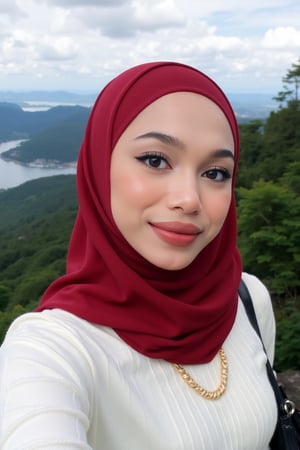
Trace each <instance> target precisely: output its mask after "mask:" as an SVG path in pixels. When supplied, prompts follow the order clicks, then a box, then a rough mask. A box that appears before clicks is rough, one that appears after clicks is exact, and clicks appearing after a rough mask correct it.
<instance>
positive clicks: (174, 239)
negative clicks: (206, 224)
mask: <svg viewBox="0 0 300 450" xmlns="http://www.w3.org/2000/svg"><path fill="white" fill-rule="evenodd" d="M150 225H151V227H152V229H153V231H154V232H155V233H156V235H157V236H158V237H159V238H160V239H162V240H163V241H164V242H166V243H168V244H171V245H176V246H178V247H184V246H186V245H189V244H191V243H192V242H194V241H195V240H196V239H197V237H198V235H199V234H200V233H201V230H200V229H199V228H198V227H196V226H195V225H192V224H185V223H181V222H158V223H156V222H152V223H150Z"/></svg>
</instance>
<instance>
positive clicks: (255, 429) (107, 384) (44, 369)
mask: <svg viewBox="0 0 300 450" xmlns="http://www.w3.org/2000/svg"><path fill="white" fill-rule="evenodd" d="M243 278H244V279H245V281H246V283H247V285H248V288H249V290H250V292H251V294H252V297H253V301H254V303H255V309H256V313H257V316H258V319H259V324H260V327H261V331H262V335H263V338H264V342H265V346H266V348H267V350H268V352H269V356H270V359H271V360H272V359H273V348H274V334H275V332H274V317H273V312H272V306H271V302H270V298H269V295H268V292H267V291H266V289H265V287H264V286H263V285H262V284H261V283H260V282H259V281H258V280H257V279H256V278H255V277H253V276H251V275H248V274H244V276H243ZM199 345H201V343H199ZM223 347H224V349H225V352H226V355H227V358H228V364H229V378H228V387H227V390H226V392H225V394H224V395H223V396H222V397H221V398H220V399H219V400H215V401H213V400H205V399H203V398H202V397H200V396H199V395H197V394H196V393H195V392H194V391H193V390H192V389H191V388H189V387H188V386H187V385H186V384H185V383H184V382H183V380H182V379H181V378H180V376H179V375H178V373H177V372H176V371H175V369H174V368H173V366H172V365H171V364H169V363H167V362H165V361H162V360H154V359H150V358H147V357H145V356H143V355H141V354H139V353H137V352H136V351H134V350H133V349H132V348H131V347H129V346H128V345H127V344H125V343H124V342H123V341H122V340H121V339H120V338H119V337H118V336H117V335H116V334H115V332H114V331H113V330H111V329H110V328H106V327H101V326H95V325H92V324H90V323H88V322H86V321H84V320H82V319H79V318H77V317H75V316H73V315H72V314H69V313H67V312H64V311H61V310H58V309H56V310H51V311H44V312H42V313H30V314H26V315H24V316H22V317H20V318H18V319H17V320H16V321H15V322H14V323H13V324H12V326H11V327H10V330H9V332H8V334H7V337H6V340H5V342H4V344H3V346H2V348H1V350H0V399H1V400H0V448H1V450H38V449H39V450H40V449H53V450H86V449H93V450H102V449H103V450H175V449H176V450H266V449H268V442H269V440H270V438H271V435H272V433H273V429H274V427H275V422H276V406H275V400H274V397H273V394H272V389H271V387H270V385H269V383H268V380H267V376H266V371H265V360H266V358H265V354H264V352H263V350H262V346H261V343H260V341H259V339H258V337H257V336H256V334H255V332H254V331H253V329H252V327H251V325H250V324H249V321H248V318H247V316H246V313H245V310H244V307H243V305H242V303H241V302H240V303H239V309H238V314H237V318H236V321H235V324H234V327H233V329H232V330H231V333H230V335H229V336H228V338H227V339H226V341H225V343H224V346H223ZM185 368H186V369H187V370H188V371H189V373H190V374H191V375H192V376H193V377H194V378H195V380H197V381H198V383H199V384H200V385H202V386H203V387H205V388H207V389H209V390H213V389H215V388H216V387H217V386H218V384H219V377H220V375H219V371H220V361H219V358H218V356H217V357H216V358H215V359H214V360H213V361H211V362H210V363H209V364H204V365H196V366H192V365H191V366H185Z"/></svg>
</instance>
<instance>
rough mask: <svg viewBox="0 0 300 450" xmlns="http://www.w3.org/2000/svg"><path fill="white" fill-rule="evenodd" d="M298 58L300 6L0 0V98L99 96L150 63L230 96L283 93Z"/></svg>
mask: <svg viewBox="0 0 300 450" xmlns="http://www.w3.org/2000/svg"><path fill="white" fill-rule="evenodd" d="M299 58H300V2H299V1H298V0H297V1H289V0H252V1H243V0H226V2H224V1H223V0H207V1H204V0H203V1H202V0H1V2H0V90H1V91H5V90H17V91H20V90H32V89H33V90H61V89H63V90H69V91H80V92H98V91H99V90H101V88H102V87H103V85H104V84H105V83H106V82H107V81H108V80H110V79H111V78H112V77H114V76H115V75H117V74H118V73H119V72H121V71H122V70H124V69H126V68H128V67H130V66H132V65H135V64H139V63H143V62H146V61H149V60H171V61H181V62H184V63H187V64H191V65H193V66H195V67H197V68H198V69H200V70H203V71H204V72H205V73H207V74H208V75H209V76H211V77H212V78H214V79H215V80H216V81H217V83H219V84H220V85H221V87H222V88H223V89H224V90H225V91H226V92H233V93H237V92H242V93H252V92H255V93H268V94H273V95H276V94H277V93H278V91H279V90H280V89H281V87H282V77H283V76H284V75H285V74H286V71H287V70H288V69H289V68H290V67H291V64H292V63H296V62H297V61H298V60H299Z"/></svg>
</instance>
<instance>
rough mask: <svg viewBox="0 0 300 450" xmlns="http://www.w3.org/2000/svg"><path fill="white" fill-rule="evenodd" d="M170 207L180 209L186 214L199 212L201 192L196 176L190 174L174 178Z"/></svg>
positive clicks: (170, 194)
mask: <svg viewBox="0 0 300 450" xmlns="http://www.w3.org/2000/svg"><path fill="white" fill-rule="evenodd" d="M168 207H169V208H170V209H180V210H182V212H184V213H185V214H199V212H200V210H201V202H200V192H199V186H198V183H197V180H196V179H195V177H193V176H192V175H191V174H188V175H185V176H181V177H178V178H177V179H174V180H173V183H172V186H171V189H170V192H169V200H168Z"/></svg>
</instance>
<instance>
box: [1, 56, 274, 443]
mask: <svg viewBox="0 0 300 450" xmlns="http://www.w3.org/2000/svg"><path fill="white" fill-rule="evenodd" d="M238 153H239V139H238V127H237V123H236V120H235V117H234V113H233V111H232V108H231V106H230V104H229V102H228V100H227V98H226V97H225V95H224V94H223V92H222V91H221V90H220V88H219V87H218V86H217V85H216V84H215V83H214V82H213V81H212V80H210V79H209V78H208V77H207V76H205V75H204V74H203V73H201V72H199V71H198V70H196V69H194V68H192V67H189V66H186V65H182V64H178V63H172V62H159V63H149V64H143V65H140V66H137V67H134V68H132V69H129V70H127V71H126V72H124V73H122V74H121V75H119V76H118V77H117V78H116V79H114V80H113V81H111V82H110V83H109V84H108V85H107V86H106V87H105V88H104V90H103V91H102V92H101V94H100V95H99V97H98V99H97V101H96V103H95V106H94V108H93V110H92V112H91V115H90V119H89V122H88V125H87V129H86V133H85V137H84V141H83V144H82V148H81V151H80V155H79V161H78V174H77V181H78V196H79V211H78V216H77V219H76V222H75V226H74V230H73V233H72V237H71V242H70V247H69V253H68V257H67V273H66V275H65V276H63V277H62V278H60V279H58V280H56V281H55V282H54V283H53V284H52V285H51V286H50V287H49V288H48V290H47V291H46V293H45V295H44V296H43V298H42V300H41V302H40V305H39V307H38V308H37V311H36V312H34V313H30V314H27V315H24V316H22V317H20V318H18V319H17V320H16V321H15V322H14V323H13V324H12V326H11V327H10V330H9V332H8V334H7V337H6V340H5V342H4V344H3V346H2V350H1V353H0V354H1V356H0V358H1V368H0V390H1V406H0V408H1V414H0V425H1V428H0V429H1V439H2V441H1V449H3V450H8V449H9V450H12V449H21V448H22V449H29V448H30V449H40V448H44V447H45V448H46V447H47V448H51V449H74V450H75V449H94V450H98V449H105V450H125V449H128V450H129V449H130V450H135V449H139V450H141V449H145V450H160V449H166V450H167V449H168V450H172V449H185V450H187V449H188V450H192V449H197V450H199V449H205V450H211V449H213V450H219V449H221V448H222V449H223V450H229V449H230V450H242V449H243V450H248V449H249V450H255V449H258V450H265V449H267V448H268V443H269V442H270V439H271V436H272V434H273V431H274V428H275V424H276V417H277V412H276V405H275V400H274V396H273V392H272V388H271V387H270V385H269V382H268V379H267V374H266V370H265V363H266V356H265V353H264V351H263V348H262V345H261V342H260V340H259V338H258V337H257V335H256V333H255V331H254V330H253V329H252V327H251V325H250V323H249V321H248V319H247V315H246V313H245V310H244V308H243V305H242V304H241V303H240V301H239V299H238V293H237V290H238V286H239V283H240V280H241V276H242V272H241V270H242V269H241V260H240V256H239V252H238V250H237V248H236V211H235V203H234V197H233V187H234V179H235V174H236V168H237V160H238ZM243 278H244V280H245V282H246V284H247V285H248V288H249V290H250V292H251V294H252V297H253V301H254V304H255V308H256V313H257V315H258V320H259V323H260V327H261V331H262V336H263V339H264V343H265V346H266V349H267V352H268V355H269V357H270V359H271V360H272V359H273V351H274V317H273V313H272V307H271V302H270V298H269V295H268V292H267V291H266V288H265V287H264V286H263V285H262V284H261V282H260V281H259V280H258V279H257V278H255V277H254V276H252V275H249V274H244V275H243ZM186 381H188V382H189V384H187V383H186Z"/></svg>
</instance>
